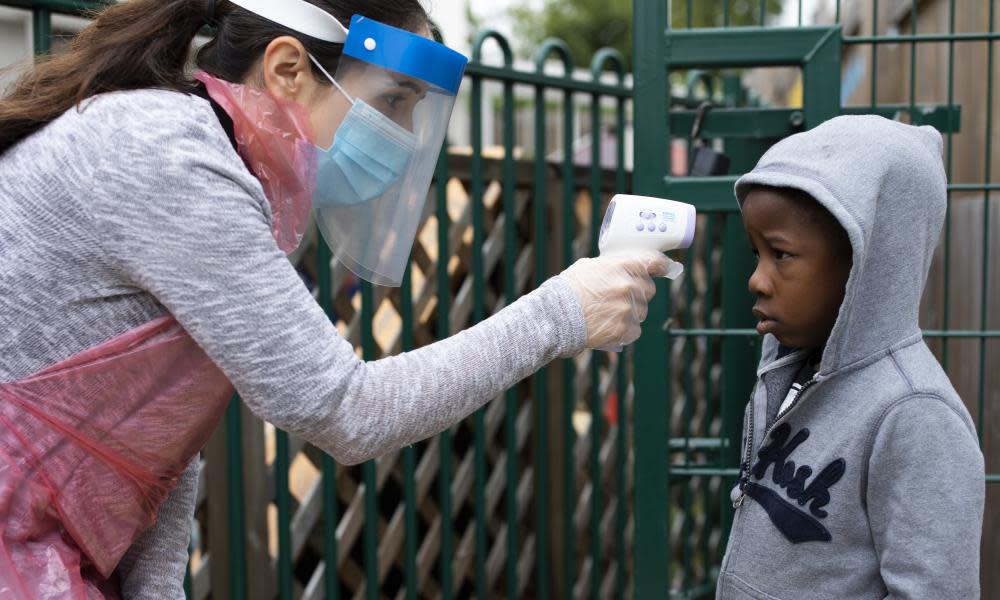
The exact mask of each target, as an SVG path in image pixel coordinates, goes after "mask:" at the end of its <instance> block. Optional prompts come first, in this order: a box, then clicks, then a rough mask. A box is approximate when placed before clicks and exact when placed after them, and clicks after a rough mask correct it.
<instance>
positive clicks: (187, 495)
mask: <svg viewBox="0 0 1000 600" xmlns="http://www.w3.org/2000/svg"><path fill="white" fill-rule="evenodd" d="M198 466H199V459H198V457H197V456H196V457H195V458H194V459H193V460H192V461H191V464H189V465H188V468H187V469H186V470H185V471H184V473H183V474H182V475H181V479H180V482H178V484H177V487H175V488H174V491H173V492H171V493H170V496H168V497H167V499H166V500H164V501H163V504H161V505H160V506H159V508H158V509H157V511H156V524H155V525H153V526H152V527H151V528H149V529H148V530H146V531H145V532H143V534H142V535H141V536H140V537H139V539H137V540H136V541H135V543H133V544H132V546H131V547H130V548H129V549H128V552H127V553H126V554H125V556H124V557H122V560H121V562H120V563H118V568H117V569H116V571H117V573H118V577H119V580H120V581H121V591H122V597H123V598H125V599H127V600H183V598H184V586H183V583H184V571H185V568H186V567H187V562H188V541H189V539H190V536H191V519H192V518H193V516H194V506H195V501H196V499H197V495H198V471H199V468H198Z"/></svg>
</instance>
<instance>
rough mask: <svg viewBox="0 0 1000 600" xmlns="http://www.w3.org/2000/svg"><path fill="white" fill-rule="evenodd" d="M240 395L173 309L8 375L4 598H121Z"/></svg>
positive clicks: (1, 490)
mask: <svg viewBox="0 0 1000 600" xmlns="http://www.w3.org/2000/svg"><path fill="white" fill-rule="evenodd" d="M231 395H232V388H231V387H230V385H229V382H228V381H227V380H226V378H225V376H224V375H223V374H222V372H221V371H219V369H218V368H217V367H216V366H215V364H214V363H213V362H212V361H211V360H209V358H208V357H207V356H206V355H205V353H204V352H203V351H202V350H201V349H200V348H199V347H198V345H197V344H195V343H194V341H193V340H192V339H191V337H190V336H188V335H187V333H186V332H185V331H184V330H183V329H182V328H181V327H180V326H179V325H177V323H176V321H174V320H173V318H171V317H162V318H159V319H157V320H155V321H152V322H150V323H148V324H146V325H144V326H142V327H139V328H136V329H133V330H131V331H129V332H127V333H125V334H124V335H121V336H119V337H116V338H114V339H112V340H111V341H108V342H105V343H104V344H101V345H99V346H97V347H95V348H92V349H90V350H88V351H86V352H83V353H81V354H78V355H76V356H74V357H73V358H70V359H69V360H66V361H64V362H62V363H59V364H57V365H54V366H52V367H50V368H48V369H45V370H43V371H41V372H39V373H37V374H35V375H33V376H31V377H28V378H27V379H24V380H21V381H17V382H13V383H7V384H2V385H0V515H2V516H3V517H2V521H0V528H2V531H0V598H3V599H5V600H6V599H8V598H10V599H14V598H17V599H19V600H20V599H25V598H40V599H42V598H44V599H49V598H52V599H55V598H74V599H75V598H105V597H112V598H113V597H116V596H117V592H116V588H117V585H116V583H115V582H113V581H106V580H107V579H108V578H109V577H110V576H111V575H112V572H113V571H114V569H115V566H116V565H117V564H118V561H119V560H121V558H122V556H123V555H124V554H125V551H126V550H128V548H129V546H131V544H132V542H133V541H134V540H135V538H136V537H137V536H138V535H139V534H140V533H141V532H142V531H143V530H145V529H146V528H148V527H150V526H151V525H152V524H153V523H154V521H155V519H156V510H157V507H158V506H159V505H160V503H161V502H162V501H163V500H164V499H165V498H166V497H167V495H168V494H169V493H170V491H171V490H172V489H173V488H174V486H175V485H176V484H177V481H178V479H179V477H180V475H181V473H182V472H183V471H184V469H185V467H186V466H187V464H188V462H189V461H190V460H191V459H192V458H193V457H194V456H195V455H196V454H197V452H198V451H199V450H200V449H201V447H202V446H204V444H205V442H206V441H208V437H209V435H210V434H211V433H212V430H213V429H214V428H215V426H216V424H217V423H218V421H219V418H220V417H221V416H222V413H223V411H224V410H225V407H226V402H227V400H228V399H229V398H230V396H231Z"/></svg>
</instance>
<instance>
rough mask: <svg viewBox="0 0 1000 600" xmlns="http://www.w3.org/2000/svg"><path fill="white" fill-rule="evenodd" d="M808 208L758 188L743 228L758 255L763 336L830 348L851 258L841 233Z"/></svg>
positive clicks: (753, 288)
mask: <svg viewBox="0 0 1000 600" xmlns="http://www.w3.org/2000/svg"><path fill="white" fill-rule="evenodd" d="M808 210H809V209H808V208H803V206H802V202H801V201H799V200H797V199H795V200H793V199H791V198H789V197H786V196H785V195H783V194H781V193H779V192H775V191H772V190H768V189H755V190H753V191H751V192H750V193H749V194H748V195H747V197H746V199H745V200H744V202H743V226H744V227H745V228H746V231H747V235H748V236H749V238H750V247H751V248H753V251H754V254H755V255H757V257H758V259H757V268H756V269H755V270H754V272H753V275H751V276H750V282H749V287H750V293H752V294H754V295H755V296H757V304H756V305H754V308H753V314H754V316H755V317H756V318H757V319H758V320H759V321H760V322H759V323H758V324H757V332H758V333H760V334H761V335H763V334H765V333H771V334H773V335H774V336H775V337H776V338H777V339H778V341H779V342H781V343H782V344H783V345H785V346H791V347H795V348H804V349H815V348H822V347H823V346H824V345H825V344H826V340H827V338H828V337H830V330H831V329H833V324H834V323H835V322H836V320H837V313H838V311H839V310H840V304H841V302H842V301H843V300H844V288H845V286H846V285H847V278H848V276H849V275H850V272H851V258H850V256H849V252H844V251H843V250H841V251H839V252H838V249H837V244H836V241H835V235H834V233H835V232H831V231H830V230H829V227H824V225H823V224H822V223H821V222H820V220H818V219H814V218H810V216H809V213H808ZM845 253H846V254H848V256H847V257H844V256H842V255H843V254H845Z"/></svg>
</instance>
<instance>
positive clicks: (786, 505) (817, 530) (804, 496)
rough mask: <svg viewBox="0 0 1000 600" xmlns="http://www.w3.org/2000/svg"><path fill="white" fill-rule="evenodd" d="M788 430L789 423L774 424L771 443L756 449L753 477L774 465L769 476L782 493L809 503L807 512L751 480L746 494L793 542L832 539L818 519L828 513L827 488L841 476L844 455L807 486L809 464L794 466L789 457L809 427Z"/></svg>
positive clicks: (810, 473)
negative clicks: (825, 507)
mask: <svg viewBox="0 0 1000 600" xmlns="http://www.w3.org/2000/svg"><path fill="white" fill-rule="evenodd" d="M791 433H792V427H791V425H789V424H788V423H782V424H781V425H779V426H778V427H776V428H775V429H774V431H772V432H771V435H770V437H771V443H769V444H767V445H766V446H764V447H763V448H761V449H760V451H759V452H757V458H758V460H757V464H755V465H754V466H753V469H752V470H751V473H752V474H753V476H754V477H755V478H757V479H762V478H763V477H764V474H765V473H766V472H767V468H768V467H770V466H772V465H773V466H774V470H773V473H772V474H771V479H772V480H773V481H774V483H776V484H778V485H779V486H781V487H783V488H785V494H786V495H787V496H788V497H789V498H790V499H791V500H794V501H795V502H796V503H798V505H799V506H805V505H806V504H807V503H808V504H809V512H808V513H807V512H805V511H803V510H800V509H798V508H796V507H795V505H794V504H792V503H791V502H789V501H787V500H785V499H784V498H782V497H781V495H780V494H778V493H777V492H775V491H774V490H772V489H770V488H767V487H764V486H762V485H759V484H756V483H753V482H748V483H747V484H746V490H745V491H746V494H747V495H748V496H750V497H751V498H753V499H754V500H756V501H757V502H758V503H760V505H761V506H762V507H763V508H764V510H765V511H766V512H767V516H769V517H770V518H771V521H772V522H773V523H774V525H775V527H777V528H778V530H779V531H781V533H782V534H784V536H785V537H786V538H788V540H789V541H790V542H792V543H793V544H800V543H802V542H829V541H830V540H831V539H832V538H831V536H830V532H829V531H827V529H826V527H823V524H822V523H820V521H819V519H824V518H826V516H827V512H826V511H825V510H823V507H824V506H826V505H827V504H829V503H830V488H831V487H833V485H834V484H835V483H837V482H838V481H840V478H841V477H843V475H844V470H845V468H846V465H847V463H846V462H845V461H844V459H843V458H838V459H836V460H834V461H833V462H831V463H830V464H829V465H827V466H826V468H824V469H823V470H822V471H820V473H819V475H817V476H816V477H814V478H813V480H812V481H811V482H810V483H809V484H808V485H806V480H807V479H809V477H810V476H811V475H812V473H813V469H812V467H810V466H809V465H802V466H800V467H798V468H796V467H795V463H794V462H793V461H791V460H788V457H789V456H790V455H791V454H792V452H794V451H795V449H796V448H798V447H799V446H800V445H801V444H802V442H804V441H806V440H807V439H808V438H809V429H807V428H803V429H801V430H799V432H798V433H796V434H795V435H794V436H792V435H791ZM789 437H791V439H789Z"/></svg>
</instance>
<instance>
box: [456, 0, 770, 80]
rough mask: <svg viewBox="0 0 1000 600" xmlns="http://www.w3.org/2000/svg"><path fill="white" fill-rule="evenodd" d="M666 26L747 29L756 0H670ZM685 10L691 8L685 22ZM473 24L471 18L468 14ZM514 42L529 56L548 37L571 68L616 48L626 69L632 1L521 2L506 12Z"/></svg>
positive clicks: (756, 19) (755, 15) (756, 18)
mask: <svg viewBox="0 0 1000 600" xmlns="http://www.w3.org/2000/svg"><path fill="white" fill-rule="evenodd" d="M670 4H671V9H670V12H671V27H674V28H685V27H688V26H689V25H690V26H693V27H722V26H723V25H724V24H725V22H726V12H725V10H726V5H728V12H729V21H728V22H729V25H731V26H736V27H738V26H749V25H756V24H759V23H760V9H761V2H760V1H759V0H691V1H690V2H688V1H686V0H673V1H672V2H671V3H670ZM688 6H690V7H691V9H692V10H691V15H690V20H689V18H688ZM764 8H765V10H766V11H767V14H768V15H769V16H770V15H777V14H780V13H781V0H765V1H764ZM468 16H469V20H470V23H472V24H473V25H475V23H476V21H475V16H474V15H472V14H471V13H470V14H469V15H468ZM510 16H511V18H512V19H513V22H514V27H515V29H514V31H515V38H516V39H515V40H514V42H515V44H516V47H517V50H518V52H519V53H520V54H521V55H522V56H526V57H530V56H531V55H532V54H533V52H534V50H535V49H536V48H538V45H539V44H540V43H541V42H542V40H544V39H545V38H548V37H556V38H559V39H562V40H563V41H565V42H566V44H567V45H568V46H569V48H570V50H571V51H572V53H573V60H574V63H575V64H576V65H577V66H581V65H586V64H588V63H589V61H590V59H591V57H592V56H593V55H594V53H595V52H596V51H597V50H598V49H600V48H604V47H611V48H615V49H617V50H618V51H619V52H621V53H622V55H623V56H625V57H626V59H627V60H628V62H629V65H631V60H630V57H631V55H632V2H631V0H547V1H546V2H545V4H544V6H543V7H542V8H541V9H534V8H532V7H531V5H530V4H528V3H527V2H522V4H520V5H518V6H516V7H514V8H512V9H511V10H510Z"/></svg>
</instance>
